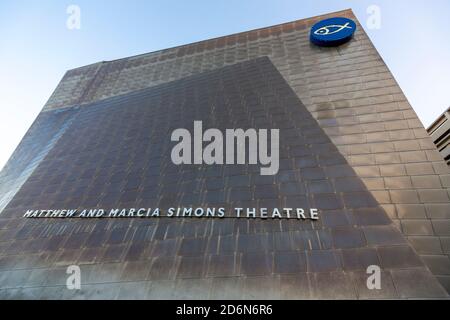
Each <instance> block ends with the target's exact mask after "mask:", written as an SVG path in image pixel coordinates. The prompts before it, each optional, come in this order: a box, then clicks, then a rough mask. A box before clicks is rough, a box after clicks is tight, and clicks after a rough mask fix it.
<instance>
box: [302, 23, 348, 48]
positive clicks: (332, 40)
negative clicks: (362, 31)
mask: <svg viewBox="0 0 450 320" xmlns="http://www.w3.org/2000/svg"><path fill="white" fill-rule="evenodd" d="M355 31H356V23H355V22H354V21H353V20H350V19H347V18H340V17H338V18H330V19H325V20H322V21H319V22H317V23H316V24H315V25H313V26H312V28H311V36H310V38H311V42H312V43H314V44H316V45H318V46H324V47H334V46H338V45H340V44H343V43H345V42H347V41H349V40H350V39H351V38H352V37H353V34H354V33H355Z"/></svg>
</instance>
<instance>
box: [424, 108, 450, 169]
mask: <svg viewBox="0 0 450 320" xmlns="http://www.w3.org/2000/svg"><path fill="white" fill-rule="evenodd" d="M427 131H428V134H429V135H430V136H431V139H432V140H433V142H434V144H435V145H436V147H437V148H438V150H439V152H440V153H441V155H442V157H443V158H444V160H445V162H447V164H448V165H450V108H448V109H447V111H445V112H444V113H443V114H442V115H441V116H440V117H439V118H437V119H436V121H434V122H433V123H432V124H431V125H430V126H429V127H428V129H427Z"/></svg>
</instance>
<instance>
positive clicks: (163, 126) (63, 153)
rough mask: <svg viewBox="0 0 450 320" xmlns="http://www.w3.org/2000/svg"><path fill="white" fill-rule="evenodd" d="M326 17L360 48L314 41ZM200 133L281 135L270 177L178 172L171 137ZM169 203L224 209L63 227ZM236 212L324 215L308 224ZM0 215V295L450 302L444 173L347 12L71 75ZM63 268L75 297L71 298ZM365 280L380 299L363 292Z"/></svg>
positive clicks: (13, 171)
mask: <svg viewBox="0 0 450 320" xmlns="http://www.w3.org/2000/svg"><path fill="white" fill-rule="evenodd" d="M329 17H347V18H350V19H352V20H353V21H355V22H356V24H357V30H356V32H355V34H354V36H353V39H352V40H350V41H349V42H347V43H345V44H342V45H340V46H337V47H320V46H317V45H315V44H312V43H311V42H310V29H311V26H312V25H313V24H315V23H316V22H318V21H321V20H323V19H325V18H329ZM194 121H202V123H203V126H204V127H205V129H206V128H218V129H220V130H225V129H227V128H244V129H246V128H256V129H279V134H280V139H279V155H280V159H279V171H278V172H277V173H276V174H275V175H267V176H264V175H261V174H260V172H259V169H260V168H259V166H257V165H254V164H241V165H233V164H221V165H218V164H215V165H207V164H204V163H201V164H200V163H199V164H193V165H176V164H174V163H173V161H171V148H172V147H173V143H172V142H171V139H170V138H171V132H173V130H176V129H177V128H188V129H192V127H193V123H194ZM173 207H174V208H178V207H183V208H225V209H226V212H227V213H226V214H225V216H224V217H222V218H219V217H213V218H211V217H210V218H205V217H202V218H196V217H168V216H164V215H163V216H159V217H158V216H152V217H145V218H138V217H135V218H131V217H123V218H111V217H110V218H108V217H102V218H95V217H94V218H92V219H82V218H59V217H58V213H61V210H70V209H76V210H78V211H82V210H84V209H92V210H94V209H98V210H99V209H102V210H105V211H106V212H110V210H114V209H115V208H161V209H162V210H163V211H164V210H168V208H173ZM233 208H255V209H261V208H269V209H270V208H272V209H273V208H317V209H318V211H319V220H317V221H312V220H297V219H285V218H284V217H283V218H282V219H277V218H275V219H261V217H256V218H252V217H250V218H248V219H247V218H245V217H244V218H242V217H241V218H237V217H236V216H233V215H231V214H228V212H231V211H232V210H233ZM0 210H1V211H0V212H1V213H0V297H2V298H36V299H41V298H55V299H60V298H64V299H72V298H110V299H122V298H131V299H143V298H146V299H165V298H168V299H252V298H260V299H280V298H281V299H320V298H328V299H368V298H448V293H447V292H448V290H450V260H449V252H450V169H449V167H448V166H447V165H446V163H445V162H444V161H443V160H442V157H441V155H440V154H439V152H438V151H437V150H436V147H435V146H434V144H433V141H432V140H431V139H430V137H429V135H428V134H427V131H426V130H425V129H424V127H423V125H422V124H421V122H420V121H419V119H418V118H417V115H416V114H415V112H414V110H413V109H412V108H411V106H410V104H409V103H408V101H407V99H406V98H405V96H404V94H403V93H402V91H401V89H400V88H399V86H398V84H397V83H396V81H395V79H394V77H393V76H392V74H391V72H390V71H389V70H388V68H387V66H386V65H385V63H384V62H383V60H382V59H381V57H380V55H379V54H378V52H377V50H376V49H375V48H374V46H373V45H372V43H371V42H370V40H369V38H368V37H367V35H366V33H365V32H364V30H363V28H362V26H361V25H360V24H359V23H358V22H357V19H356V17H355V16H354V15H353V13H352V12H351V10H345V11H341V12H335V13H331V14H327V15H323V16H319V17H313V18H309V19H304V20H298V21H294V22H290V23H285V24H282V25H277V26H272V27H268V28H262V29H258V30H253V31H249V32H243V33H239V34H234V35H230V36H226V37H220V38H216V39H211V40H206V41H201V42H198V43H193V44H188V45H184V46H179V47H175V48H170V49H166V50H161V51H157V52H153V53H148V54H143V55H140V56H135V57H129V58H125V59H120V60H115V61H109V62H100V63H96V64H92V65H89V66H85V67H81V68H77V69H74V70H70V71H68V72H67V73H66V74H65V76H64V77H63V79H62V80H61V82H60V83H59V85H58V86H57V88H56V90H55V92H54V93H53V94H52V96H51V97H50V99H49V100H48V102H47V104H46V105H45V106H44V108H43V110H42V112H41V113H40V114H39V116H38V117H37V119H36V121H35V122H34V123H33V125H32V126H31V128H30V129H29V131H28V132H27V134H26V135H25V137H24V138H23V140H22V142H21V143H20V145H19V146H18V147H17V149H16V150H15V152H14V154H13V155H12V156H11V158H10V160H9V162H8V163H7V165H6V166H5V168H4V169H3V171H2V172H1V174H0ZM42 210H47V211H42ZM48 210H55V211H50V215H49V216H48V217H45V216H46V215H48V214H49V211H48ZM57 210H59V211H57ZM27 212H29V215H32V214H34V213H36V214H37V212H39V217H36V216H34V218H33V217H28V218H27V217H25V216H24V215H25V214H26V213H27ZM165 212H167V211H165ZM66 213H67V212H66ZM52 214H53V215H52ZM69 266H76V267H78V268H79V271H80V280H81V288H80V290H76V289H75V290H69V288H68V286H67V281H68V276H69V275H70V272H69V274H68V273H67V272H68V267H69ZM370 266H377V267H379V268H380V270H381V289H375V290H371V289H369V288H368V286H367V278H368V276H369V275H368V274H367V269H368V267H370Z"/></svg>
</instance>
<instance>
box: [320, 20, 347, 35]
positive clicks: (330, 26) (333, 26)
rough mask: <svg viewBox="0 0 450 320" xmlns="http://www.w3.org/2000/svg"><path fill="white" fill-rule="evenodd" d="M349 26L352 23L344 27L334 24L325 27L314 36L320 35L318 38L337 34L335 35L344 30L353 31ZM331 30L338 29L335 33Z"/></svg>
mask: <svg viewBox="0 0 450 320" xmlns="http://www.w3.org/2000/svg"><path fill="white" fill-rule="evenodd" d="M349 24H350V22H347V23H346V24H344V25H339V24H332V25H329V26H325V27H322V28H320V29H317V30H316V31H314V34H315V35H318V36H328V35H330V34H335V33H338V32H340V31H342V30H344V29H351V28H352V27H350V26H349ZM331 28H337V29H336V30H334V31H331V30H330V29H331Z"/></svg>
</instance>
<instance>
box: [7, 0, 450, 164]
mask: <svg viewBox="0 0 450 320" xmlns="http://www.w3.org/2000/svg"><path fill="white" fill-rule="evenodd" d="M72 4H74V5H78V6H79V7H80V9H81V29H80V30H69V29H68V28H67V27H66V21H67V18H68V14H67V13H66V9H67V7H68V6H69V5H72ZM370 5H378V6H379V7H380V9H381V19H382V20H381V28H380V29H379V30H376V29H375V30H368V29H367V27H366V21H367V18H368V14H367V13H366V10H367V8H368V6H370ZM347 8H352V9H353V11H354V12H355V14H356V15H357V17H358V19H359V20H360V22H361V23H362V24H363V26H364V27H365V29H366V31H367V32H368V34H369V36H370V38H371V39H372V41H373V42H374V44H375V46H376V47H377V49H378V50H379V52H380V54H381V56H382V57H383V59H384V60H385V62H386V63H387V64H388V66H389V68H390V69H391V71H392V72H393V74H394V76H395V77H396V79H397V81H398V82H399V83H400V86H401V87H402V89H403V90H404V92H405V94H406V96H407V97H408V99H409V101H410V102H411V104H412V106H413V108H414V109H415V111H416V112H417V113H418V115H419V117H420V119H421V120H422V122H423V123H424V125H425V126H427V125H429V124H430V123H431V122H432V121H433V120H434V119H435V118H436V117H437V116H438V115H440V114H441V113H442V112H443V111H444V109H446V108H447V107H448V106H450V1H448V0H432V1H430V0H428V1H425V0H395V1H392V0H369V1H365V0H352V1H351V0H272V1H267V0H223V1H219V0H215V1H212V0H208V1H206V0H191V1H186V0H179V1H173V0H159V1H156V0H128V1H125V0H123V1H119V0H109V1H106V0H89V1H88V0H73V1H62V0H53V1H51V0H47V1H44V0H41V1H16V0H1V2H0V70H1V71H0V97H1V100H0V101H1V107H0V168H1V167H3V165H4V163H6V161H7V159H8V158H9V156H10V155H11V153H12V152H13V150H14V149H15V147H16V146H17V144H18V143H19V142H20V140H21V139H22V137H23V135H24V134H25V132H26V131H27V130H28V128H29V127H30V125H31V123H32V122H33V120H34V119H35V118H36V116H37V114H38V113H39V111H40V110H41V108H42V107H43V105H44V104H45V102H46V101H47V99H48V98H49V97H50V95H51V93H52V92H53V90H54V89H55V87H56V85H57V84H58V82H59V81H60V79H61V78H62V76H63V75H64V72H65V71H66V70H68V69H72V68H76V67H80V66H83V65H87V64H90V63H94V62H97V61H101V60H112V59H117V58H122V57H126V56H130V55H136V54H141V53H145V52H150V51H155V50H158V49H164V48H168V47H172V46H176V45H180V44H185V43H190V42H193V41H198V40H203V39H208V38H212V37H217V36H222V35H227V34H231V33H236V32H240V31H246V30H249V29H255V28H260V27H265V26H270V25H274V24H278V23H282V22H288V21H292V20H297V19H301V18H307V17H311V16H315V15H319V14H323V13H328V12H332V11H338V10H342V9H347Z"/></svg>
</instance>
